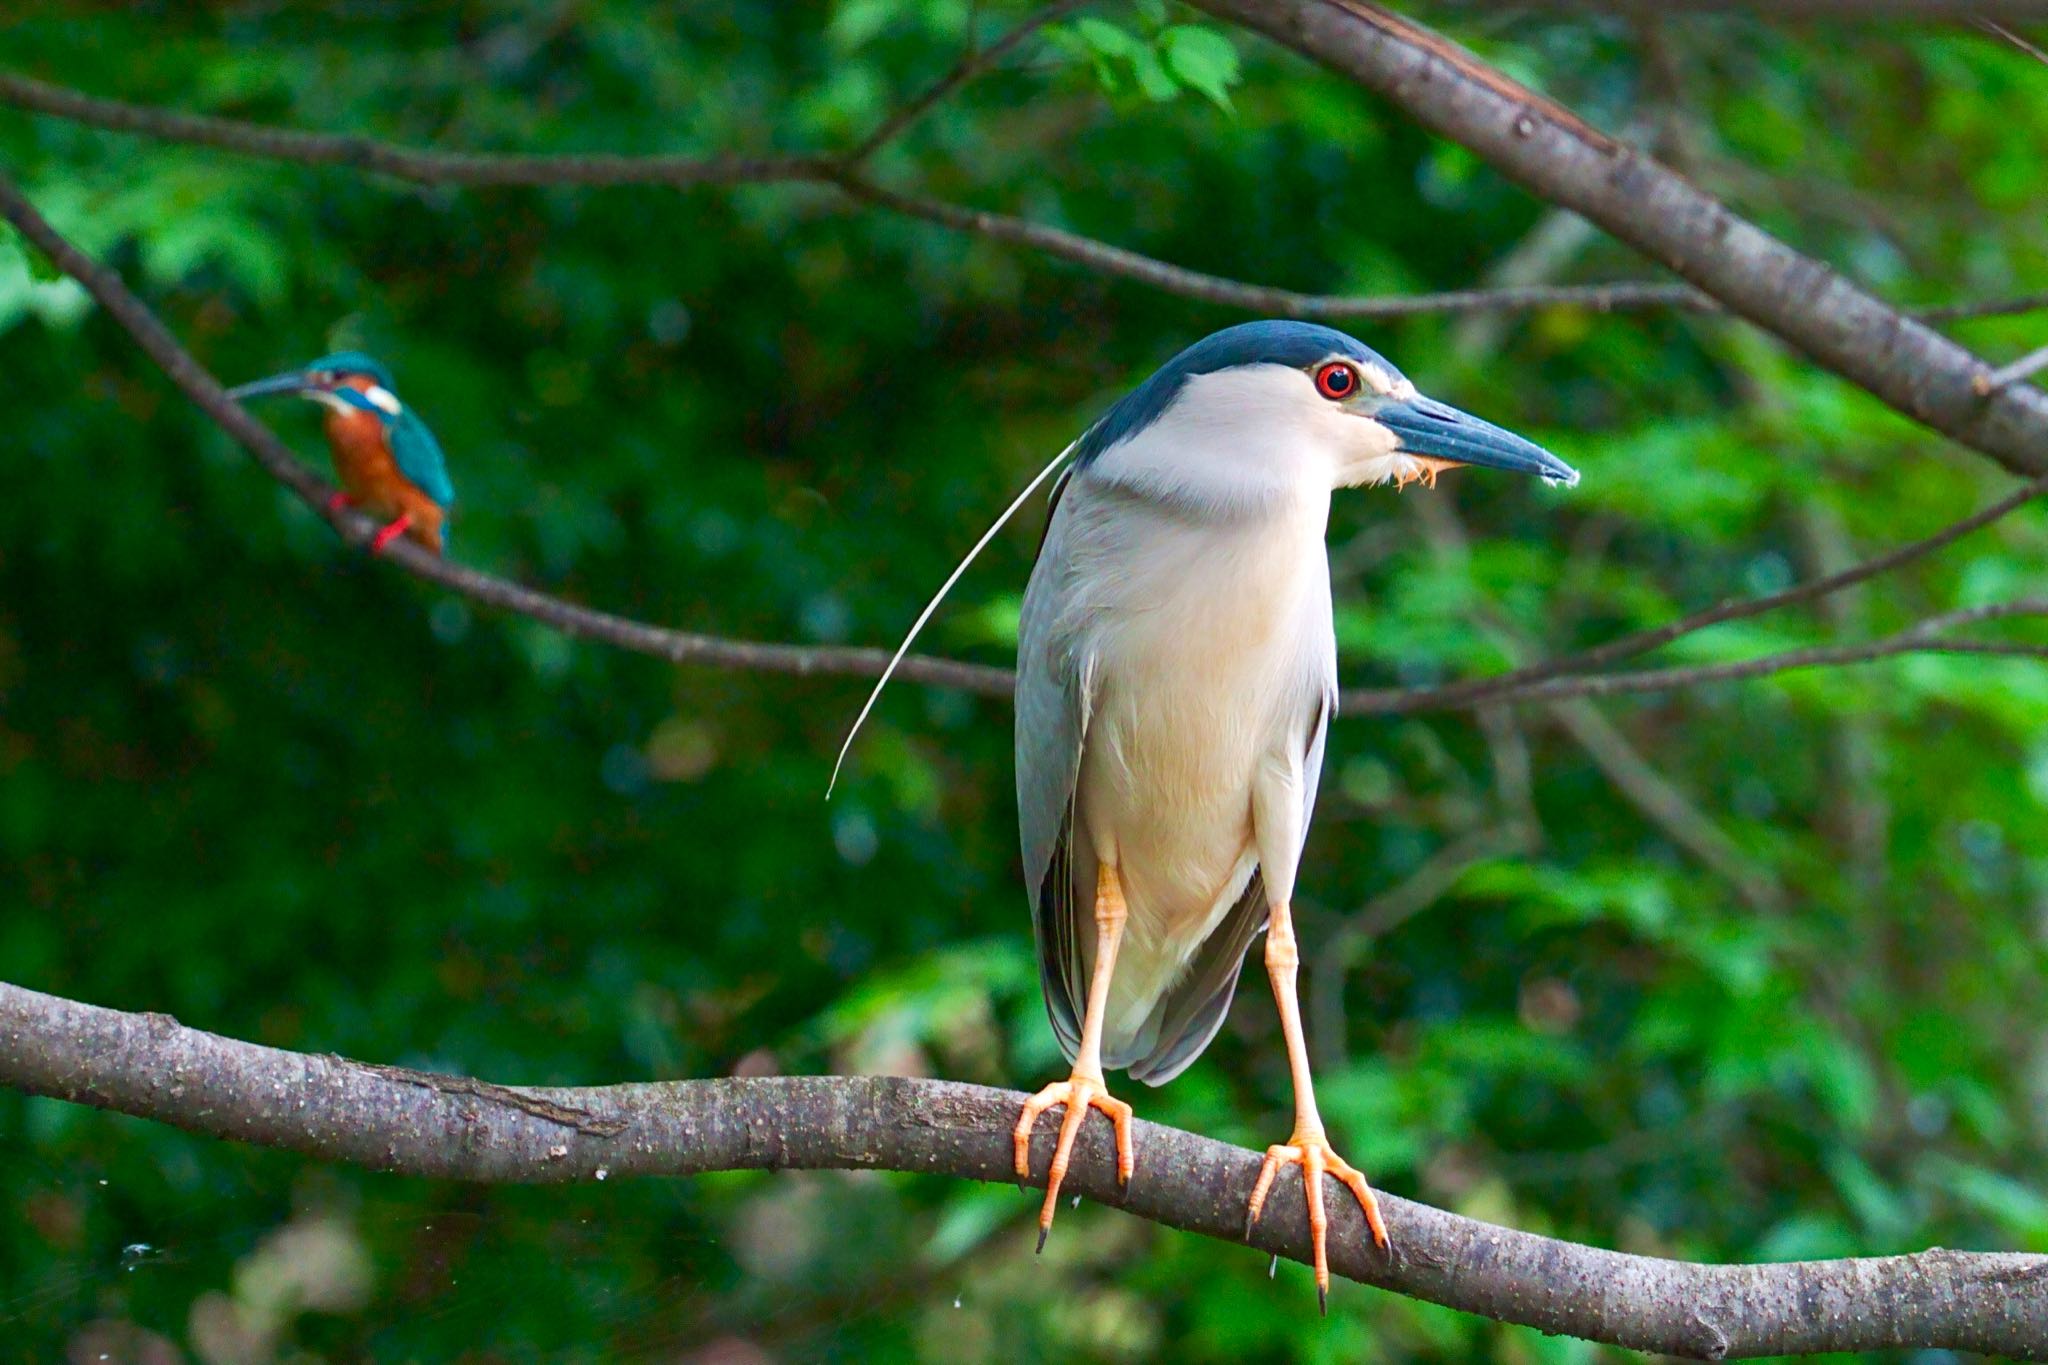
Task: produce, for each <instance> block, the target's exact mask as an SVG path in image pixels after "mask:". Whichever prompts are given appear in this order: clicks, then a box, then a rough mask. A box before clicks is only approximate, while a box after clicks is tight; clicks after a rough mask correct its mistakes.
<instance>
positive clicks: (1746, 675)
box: [1338, 618, 2048, 715]
mask: <svg viewBox="0 0 2048 1365" xmlns="http://www.w3.org/2000/svg"><path fill="white" fill-rule="evenodd" d="M1935 619H1939V618H1935ZM1923 624H1924V623H1923ZM1902 654H1981V655H1987V656H1991V657H1997V658H2011V659H2048V644H2040V645H2036V644H2028V643H2026V642H2024V641H2017V640H1942V639H1930V638H1928V637H1927V636H1926V635H1924V634H1922V633H1921V631H1920V628H1919V627H1915V628H1913V629H1911V630H1907V631H1902V632H1900V633H1899V634H1897V635H1888V636H1886V637H1885V638H1883V639H1881V640H1870V641H1866V642H1864V643H1861V644H1853V645H1813V646H1809V647H1807V648H1803V649H1788V650H1784V651H1782V652H1780V653H1777V654H1766V655H1763V656H1762V657H1761V658H1755V659H1735V660H1731V661H1729V662H1726V663H1714V664H1692V665H1688V666H1683V667H1675V668H1645V669H1639V670H1637V671H1635V672H1630V673H1589V674H1586V675H1584V676H1582V677H1570V678H1551V679H1548V680H1545V681H1539V682H1533V683H1528V684H1526V685H1524V686H1521V687H1518V688H1515V689H1514V690H1512V691H1510V692H1505V693H1502V694H1501V695H1499V696H1496V697H1490V698H1488V699H1487V702H1486V704H1487V705H1493V706H1497V705H1501V704H1503V703H1508V702H1513V703H1516V704H1522V703H1527V702H1537V701H1555V700H1557V699H1559V698H1562V697H1621V696H1628V695H1630V694H1632V693H1639V692H1681V691H1686V690H1688V689H1690V688H1695V687H1701V686H1704V685H1705V684H1707V683H1718V682H1744V681H1748V680H1750V679H1753V678H1767V677H1770V676H1771V675H1772V674H1775V673H1790V672H1793V671H1795V670H1798V669H1802V668H1840V667H1842V666H1844V665H1847V664H1867V663H1874V662H1876V661H1877V660H1879V659H1894V658H1897V657H1899V656H1900V655H1902ZM1472 704H1474V703H1467V702H1458V703H1451V704H1449V705H1446V706H1439V705H1438V703H1437V701H1436V699H1435V697H1434V696H1432V695H1431V691H1430V689H1427V688H1417V689H1412V690H1402V689H1399V688H1384V689H1382V688H1358V689H1354V690H1352V691H1348V692H1345V693H1343V694H1342V695H1341V697H1340V698H1339V703H1338V705H1339V713H1340V714H1341V713H1342V712H1344V711H1350V712H1352V713H1354V714H1356V713H1359V712H1364V713H1367V714H1393V715H1408V714H1411V713H1413V712H1417V711H1429V710H1440V709H1461V708H1462V707H1463V706H1466V705H1472Z"/></svg>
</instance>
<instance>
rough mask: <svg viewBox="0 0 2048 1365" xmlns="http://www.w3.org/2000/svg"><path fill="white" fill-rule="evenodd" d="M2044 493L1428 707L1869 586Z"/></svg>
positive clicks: (1440, 694) (1455, 692)
mask: <svg viewBox="0 0 2048 1365" xmlns="http://www.w3.org/2000/svg"><path fill="white" fill-rule="evenodd" d="M2043 493H2048V477H2044V478H2040V479H2034V480H2032V481H2030V482H2028V483H2025V484H2022V485H2021V486H2020V487H2019V488H2018V489H2016V490H2014V491H2013V492H2012V493H2009V494H2007V495H2006V496H2005V497H2003V498H2000V499H1999V500H1998V501H1997V502H1994V503H1992V504H1991V505H1990V506H1988V507H1985V508H1983V509H1981V510H1979V511H1976V512H1972V513H1971V514H1970V515H1969V516H1967V517H1964V518H1963V519H1962V520H1960V521H1956V522H1952V523H1950V524H1949V525H1947V526H1944V527H1942V528H1941V529H1940V530H1939V531H1936V532H1935V533H1934V534H1932V535H1930V536H1926V537H1924V538H1922V539H1920V540H1915V541H1911V542H1909V543H1907V544H1905V545H1901V546H1899V547H1898V548H1896V549H1893V550H1888V551H1886V552H1885V553H1884V554H1881V555H1877V556H1875V557H1873V558H1870V559H1866V560H1864V561H1863V562H1862V563H1860V564H1853V565H1851V566H1849V567H1848V568H1846V569H1843V570H1840V571H1839V572H1836V573H1831V574H1826V575H1823V576H1822V577H1820V578H1813V579H1809V580H1807V581H1806V582H1804V583H1796V584H1794V585H1793V586H1791V587H1789V588H1786V589H1785V590H1784V591H1782V592H1774V593H1768V594H1766V595H1764V596H1762V597H1749V598H1738V599H1731V600H1729V601H1725V602H1717V603H1715V604H1714V605H1713V606H1710V607H1702V608H1701V609H1700V610H1698V611H1695V612H1692V613H1690V614H1688V615H1686V616H1682V617H1680V618H1679V619H1677V620H1676V621H1669V622H1666V623H1665V624H1663V625H1661V626H1651V627H1649V628H1648V629H1645V630H1638V631H1633V632H1631V633H1630V634H1627V635H1623V636H1621V637H1619V638H1617V639H1613V640H1609V641H1607V642H1606V643H1605V644H1600V645H1595V646H1594V647H1593V648H1591V649H1584V650H1580V651H1579V652H1578V653H1576V654H1566V655H1562V656H1560V657H1558V658H1555V659H1545V660H1543V661H1542V662H1540V663H1534V664H1529V665H1527V666H1525V667H1522V668H1517V669H1512V670H1510V671H1509V672H1506V673H1502V674H1499V675H1498V676H1496V677H1492V678H1472V679H1469V680H1467V681H1465V682H1458V683H1447V684H1445V685H1443V686H1441V687H1436V688H1432V689H1430V699H1431V704H1432V705H1437V706H1449V705H1456V706H1467V705H1474V704H1477V703H1480V702H1484V701H1489V700H1496V699H1499V698H1502V697H1512V696H1515V695H1516V694H1517V693H1519V692H1520V691H1521V690H1522V689H1523V688H1524V687H1526V686H1527V685H1528V684H1530V683H1534V682H1540V681H1542V680H1543V679H1545V678H1555V677H1560V676H1562V675H1564V674H1567V673H1590V672H1592V671H1593V670H1594V669H1596V668H1599V667H1601V666H1602V665H1605V664H1611V663H1614V662H1616V661H1618V660H1621V659H1628V658H1633V657H1634V656H1636V655H1638V654H1647V653H1649V652H1650V651H1651V650H1653V649H1656V648H1659V647H1660V646H1663V645H1668V644H1670V643H1671V642H1672V641H1673V640H1676V639H1679V638H1680V637H1681V636H1686V635H1691V634H1694V633H1696V632H1698V631H1702V630H1705V629H1707V628H1708V627H1710V626H1719V625H1726V624H1727V623H1728V622H1730V621H1746V620H1748V619H1749V618H1751V617H1753V616H1762V615H1763V614H1765V613H1766V612H1772V611H1777V610H1778V609H1780V608H1782V607H1791V606H1798V605H1800V604H1802V603H1806V602H1814V601H1818V600H1819V599H1821V598H1823V597H1828V596H1831V595H1832V594H1834V593H1838V592H1841V591H1842V590H1843V589H1845V588H1850V587H1854V586H1855V585H1856V584H1858V583H1864V582H1868V581H1869V580H1870V579H1873V578H1877V577H1879V576H1881V575H1883V574H1888V573H1891V572H1892V571H1893V570H1895V569H1901V568H1904V567H1905V566H1906V565H1908V564H1911V563H1913V562H1914V561H1916V560H1920V559H1925V558H1926V557H1927V556H1928V555H1931V554H1933V553H1934V552H1935V551H1937V550H1944V549H1947V548H1948V547H1949V546H1951V545H1953V544H1955V543H1956V542H1957V541H1959V540H1961V539H1962V538H1963V537H1964V536H1967V535H1970V534H1971V533H1973V532H1976V531H1981V530H1983V529H1984V528H1985V527H1986V526H1989V525H1990V524H1991V523H1993V522H1994V521H1998V520H2000V519H2001V518H2003V517H2005V516H2007V515H2009V514H2010V513H2012V512H2016V511H2018V510H2019V509H2020V508H2022V507H2024V506H2026V505H2027V504H2028V503H2029V502H2032V501H2033V500H2034V499H2035V498H2038V497H2040V496H2041V495H2042V494H2043Z"/></svg>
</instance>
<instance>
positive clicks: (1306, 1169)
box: [1244, 905, 1392, 1312]
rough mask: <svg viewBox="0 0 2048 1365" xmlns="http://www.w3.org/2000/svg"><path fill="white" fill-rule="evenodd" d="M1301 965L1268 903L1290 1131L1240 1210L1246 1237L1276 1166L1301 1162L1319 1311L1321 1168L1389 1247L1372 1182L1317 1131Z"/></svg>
mask: <svg viewBox="0 0 2048 1365" xmlns="http://www.w3.org/2000/svg"><path fill="white" fill-rule="evenodd" d="M1300 967H1301V953H1300V951H1299V950H1298V949H1297V948H1296V947H1295V943H1294V915H1293V912H1292V909H1291V907H1289V906H1286V905H1277V906H1275V907H1273V922H1272V924H1271V925H1270V926H1268V927H1267V929H1266V975H1267V976H1268V977H1269V978H1271V979H1272V982H1273V998H1274V1000H1275V1001H1276V1002H1278V1004H1279V1006H1280V1031H1281V1033H1282V1034H1284V1035H1286V1038H1287V1065H1288V1069H1289V1070H1291V1071H1292V1072H1293V1073H1294V1135H1293V1136H1292V1137H1290V1138H1288V1139H1287V1141H1286V1142H1284V1143H1281V1144H1278V1145H1275V1146H1272V1147H1268V1148H1267V1149H1266V1164H1265V1165H1263V1166H1261V1167H1260V1168H1259V1183H1258V1184H1257V1185H1255V1186H1253V1187H1252V1200H1251V1207H1250V1209H1249V1210H1248V1211H1247V1212H1246V1214H1245V1220H1244V1234H1245V1236H1246V1237H1250V1236H1251V1234H1252V1227H1253V1226H1254V1225H1255V1224H1256V1223H1257V1222H1258V1221H1259V1211H1260V1210H1261V1209H1263V1208H1264V1207H1265V1205H1266V1193H1267V1191H1269V1190H1270V1189H1272V1188H1273V1177H1274V1176H1276V1175H1278V1174H1279V1171H1280V1167H1281V1166H1282V1165H1284V1164H1286V1163H1289V1162H1292V1163H1294V1164H1296V1165H1298V1166H1300V1167H1301V1181H1302V1189H1303V1194H1304V1195H1305V1196H1306V1198H1307V1199H1308V1233H1309V1240H1310V1241H1311V1242H1312V1243H1313V1244H1314V1247H1315V1262H1316V1303H1317V1304H1318V1305H1319V1306H1320V1307H1321V1308H1322V1309H1323V1311H1324V1312H1328V1311H1329V1303H1330V1252H1329V1229H1330V1219H1329V1216H1328V1215H1327V1214H1326V1213H1324V1211H1323V1173H1324V1172H1325V1171H1327V1172H1329V1173H1330V1174H1331V1175H1334V1176H1336V1177H1337V1179H1338V1180H1340V1181H1342V1182H1343V1183H1344V1187H1345V1188H1346V1189H1348V1190H1350V1191H1351V1194H1352V1196H1353V1197H1354V1198H1355V1199H1357V1200H1358V1207H1359V1208H1361V1209H1363V1210H1364V1211H1365V1224H1366V1226H1367V1227H1369V1228H1371V1229H1372V1239H1373V1241H1374V1242H1376V1243H1378V1244H1379V1248H1380V1250H1382V1251H1387V1250H1389V1249H1390V1248H1391V1245H1392V1244H1391V1243H1390V1242H1389V1241H1388V1240H1387V1225H1386V1222H1385V1220H1384V1219H1382V1218H1381V1217H1380V1203H1379V1200H1377V1199H1375V1198H1374V1197H1373V1193H1372V1186H1370V1185H1368V1184H1366V1183H1365V1177H1364V1176H1363V1175H1361V1174H1359V1172H1358V1171H1357V1169H1356V1168H1354V1167H1353V1166H1352V1165H1351V1163H1350V1162H1348V1161H1346V1160H1345V1159H1344V1158H1343V1157H1341V1156H1338V1155H1337V1154H1336V1152H1334V1151H1332V1150H1331V1149H1330V1139H1329V1137H1328V1135H1327V1134H1325V1133H1324V1132H1323V1119H1322V1116H1321V1115H1320V1114H1318V1113H1317V1112H1316V1091H1315V1081H1314V1079H1313V1078H1312V1077H1311V1076H1310V1075H1309V1069H1308V1043H1307V1041H1306V1040H1305V1039H1304V1038H1303V1036H1302V1032H1301V1006H1300V1003H1299V1002H1298V1000H1297V998H1296V996H1295V979H1296V977H1297V976H1298V975H1299V972H1300Z"/></svg>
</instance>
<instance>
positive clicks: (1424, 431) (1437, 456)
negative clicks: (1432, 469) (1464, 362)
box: [1372, 394, 1579, 488]
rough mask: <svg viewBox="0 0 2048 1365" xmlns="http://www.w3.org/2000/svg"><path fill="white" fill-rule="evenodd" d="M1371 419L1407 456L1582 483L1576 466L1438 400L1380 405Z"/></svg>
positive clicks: (1550, 480) (1568, 483)
mask: <svg viewBox="0 0 2048 1365" xmlns="http://www.w3.org/2000/svg"><path fill="white" fill-rule="evenodd" d="M1372 417H1373V420H1374V421H1376V422H1378V423H1379V424H1380V425H1381V426H1383V427H1385V428H1386V429H1387V430H1389V431H1391V432H1393V433H1394V435H1395V437H1396V438H1397V439H1398V440H1399V441H1400V442H1401V444H1400V446H1399V447H1398V449H1399V450H1400V451H1401V452H1402V453H1403V454H1406V455H1419V456H1421V457H1422V458H1424V459H1429V460H1442V461H1443V462H1445V463H1446V464H1454V465H1457V464H1469V465H1477V466H1479V467H1481V468H1485V469H1507V470H1512V471H1513V472H1515V473H1517V474H1534V475H1535V476H1536V477H1537V478H1539V479H1542V480H1543V481H1544V482H1545V483H1553V484H1556V483H1561V484H1563V485H1564V486H1565V487H1567V488H1570V487H1571V486H1572V485H1573V484H1576V483H1577V482H1578V481H1579V471H1578V470H1576V469H1573V468H1572V467H1571V466H1570V465H1568V464H1566V463H1565V462H1564V461H1563V460H1560V459H1558V458H1557V456H1555V455H1553V454H1551V453H1550V452H1549V451H1547V450H1545V449H1544V448H1543V447H1542V446H1539V445H1537V444H1536V443H1535V442H1533V441H1525V440H1523V439H1522V438H1521V437H1519V436H1517V435H1515V433H1513V432H1512V431H1507V430H1504V429H1502V428H1500V427H1497V426H1495V425H1494V424H1493V423H1491V422H1486V421H1481V420H1480V419H1479V418H1477V417H1474V416H1473V415H1472V414H1470V413H1468V412H1460V411H1459V410H1458V409H1456V408H1454V407H1452V406H1451V405H1450V404H1448V403H1439V402H1437V401H1436V400H1435V399H1434V398H1424V397H1423V396H1422V395H1420V394H1417V395H1416V396H1415V397H1413V398H1406V399H1401V400H1399V401H1397V402H1392V403H1386V404H1382V405H1381V406H1380V407H1378V408H1375V409H1374V410H1373V413H1372Z"/></svg>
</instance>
